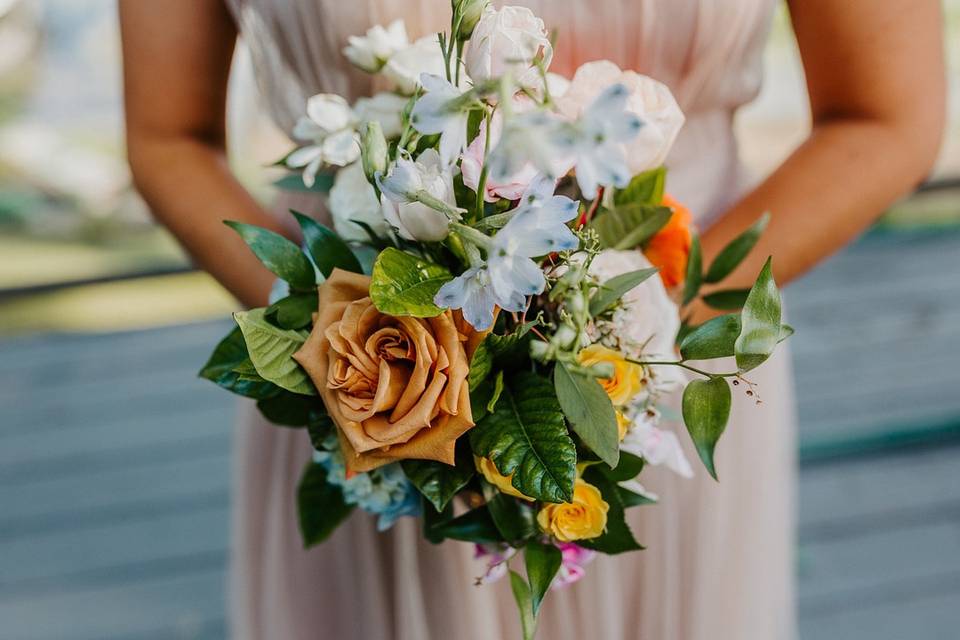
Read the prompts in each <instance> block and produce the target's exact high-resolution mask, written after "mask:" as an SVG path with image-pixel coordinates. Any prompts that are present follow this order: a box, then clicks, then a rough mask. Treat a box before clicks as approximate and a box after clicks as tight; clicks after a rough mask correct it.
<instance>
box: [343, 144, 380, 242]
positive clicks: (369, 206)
mask: <svg viewBox="0 0 960 640" xmlns="http://www.w3.org/2000/svg"><path fill="white" fill-rule="evenodd" d="M330 214H331V215H332V216H333V228H334V229H336V230H337V233H338V234H339V235H340V237H341V238H343V239H344V240H346V241H348V242H350V241H352V242H365V241H367V240H369V239H370V236H369V235H368V234H367V232H366V231H364V230H363V228H362V227H361V226H360V225H358V224H355V222H354V221H357V222H364V223H366V224H367V225H369V226H370V228H371V229H373V231H374V232H375V233H376V234H377V235H379V236H385V235H386V233H387V221H386V220H384V218H383V213H382V211H381V210H380V202H379V201H378V200H377V193H376V191H375V190H374V188H373V185H371V184H370V183H369V182H368V181H367V178H366V176H364V175H363V167H362V166H361V164H360V163H359V162H354V163H353V164H350V165H348V166H346V167H344V168H343V169H341V170H340V171H337V175H336V176H335V177H334V179H333V188H332V189H330Z"/></svg>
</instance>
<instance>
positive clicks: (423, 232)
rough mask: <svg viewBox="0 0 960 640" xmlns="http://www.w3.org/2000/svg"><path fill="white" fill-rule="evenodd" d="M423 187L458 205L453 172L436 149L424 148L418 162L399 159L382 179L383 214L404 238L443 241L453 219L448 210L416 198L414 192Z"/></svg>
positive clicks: (439, 198) (452, 205) (443, 199)
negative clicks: (446, 166) (447, 212)
mask: <svg viewBox="0 0 960 640" xmlns="http://www.w3.org/2000/svg"><path fill="white" fill-rule="evenodd" d="M421 189H422V190H424V191H426V192H427V193H429V194H430V195H431V196H433V197H434V198H436V199H437V200H440V201H442V202H445V203H446V204H448V205H450V206H451V207H456V205H457V201H456V197H455V196H454V192H453V176H452V175H451V174H450V172H449V171H448V170H447V169H446V168H445V167H444V165H443V163H442V162H441V160H440V154H439V153H437V151H436V150H435V149H427V150H426V151H424V152H423V153H422V154H420V157H419V158H417V160H416V162H415V163H414V162H410V161H408V160H406V161H405V160H401V161H398V162H397V164H396V165H395V166H394V169H393V171H392V172H391V174H390V175H389V176H388V177H387V178H386V179H384V180H383V181H382V182H381V186H380V190H381V191H382V192H383V194H384V197H382V198H381V199H380V204H381V207H382V210H383V217H384V218H386V220H387V222H389V223H390V225H391V226H392V227H393V228H394V229H396V230H397V233H399V234H400V237H402V238H406V239H407V240H418V241H421V242H439V241H441V240H443V239H444V238H446V237H447V234H448V233H449V227H450V221H449V219H448V218H447V216H446V215H445V214H443V213H441V212H439V211H437V210H435V209H431V208H430V207H428V206H427V205H425V204H423V203H421V202H416V201H412V200H413V198H412V197H410V196H412V195H413V194H415V193H416V192H417V191H420V190H421ZM391 198H392V199H391Z"/></svg>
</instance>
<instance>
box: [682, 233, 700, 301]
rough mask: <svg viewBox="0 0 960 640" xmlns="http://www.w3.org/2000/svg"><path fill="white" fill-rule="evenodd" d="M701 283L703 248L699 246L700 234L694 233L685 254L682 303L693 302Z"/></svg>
mask: <svg viewBox="0 0 960 640" xmlns="http://www.w3.org/2000/svg"><path fill="white" fill-rule="evenodd" d="M701 284H703V250H702V249H701V248H700V236H699V235H697V234H696V233H694V234H693V238H692V239H691V241H690V255H689V256H687V275H686V278H685V279H684V282H683V304H684V305H688V304H690V303H691V302H693V299H694V298H696V297H697V294H698V293H699V292H700V285H701Z"/></svg>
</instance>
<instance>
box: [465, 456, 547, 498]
mask: <svg viewBox="0 0 960 640" xmlns="http://www.w3.org/2000/svg"><path fill="white" fill-rule="evenodd" d="M473 461H474V463H475V464H476V466H477V471H479V472H480V473H481V475H483V477H484V479H485V480H486V481H487V482H489V483H490V484H492V485H493V486H495V487H496V488H497V489H499V490H500V491H501V492H503V493H505V494H507V495H508V496H513V497H514V498H523V499H524V500H529V501H530V502H533V498H531V497H530V496H525V495H523V494H522V493H520V492H519V491H517V489H516V488H515V487H514V486H513V484H512V483H511V481H512V480H513V474H512V473H511V474H510V475H508V476H505V475H503V474H502V473H500V471H499V470H498V469H497V466H496V465H495V464H493V460H491V459H490V458H481V457H479V456H474V457H473Z"/></svg>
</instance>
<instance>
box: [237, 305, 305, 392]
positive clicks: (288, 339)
mask: <svg viewBox="0 0 960 640" xmlns="http://www.w3.org/2000/svg"><path fill="white" fill-rule="evenodd" d="M233 317H234V319H235V320H236V321H237V325H238V326H239V327H240V331H242V332H243V338H244V340H245V341H246V343H247V351H248V352H249V353H250V360H251V361H252V362H253V366H254V367H256V369H257V373H259V374H260V375H261V376H262V377H263V378H264V379H265V380H269V381H270V382H272V383H274V384H275V385H277V386H278V387H282V388H284V389H286V390H287V391H292V392H293V393H300V394H303V395H307V396H311V395H316V394H317V390H316V388H315V387H314V386H313V383H312V382H311V381H310V378H309V377H308V376H307V372H306V371H304V370H303V369H302V368H301V367H300V365H299V364H298V363H297V361H296V360H294V359H293V354H294V353H296V352H297V350H299V349H300V347H301V346H302V345H303V343H304V342H305V341H306V339H307V334H306V332H302V331H292V330H290V329H281V328H279V327H275V326H273V325H272V324H270V323H269V322H267V320H266V318H264V309H253V310H251V311H246V312H241V313H235V314H233Z"/></svg>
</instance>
